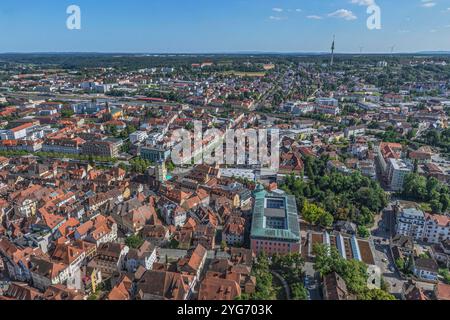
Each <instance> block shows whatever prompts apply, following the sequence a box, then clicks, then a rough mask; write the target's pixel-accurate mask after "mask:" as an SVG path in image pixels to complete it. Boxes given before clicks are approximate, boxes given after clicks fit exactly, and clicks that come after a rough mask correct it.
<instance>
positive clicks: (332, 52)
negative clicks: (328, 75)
mask: <svg viewBox="0 0 450 320" xmlns="http://www.w3.org/2000/svg"><path fill="white" fill-rule="evenodd" d="M335 40H336V36H335V35H333V43H332V44H331V62H330V65H331V66H333V64H334V49H335V47H334V42H335Z"/></svg>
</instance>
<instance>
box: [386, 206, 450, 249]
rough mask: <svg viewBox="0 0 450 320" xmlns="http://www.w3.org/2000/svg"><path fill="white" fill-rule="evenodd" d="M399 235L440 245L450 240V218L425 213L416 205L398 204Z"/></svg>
mask: <svg viewBox="0 0 450 320" xmlns="http://www.w3.org/2000/svg"><path fill="white" fill-rule="evenodd" d="M395 207H396V212H397V234H400V235H404V236H409V237H412V238H414V239H415V240H421V241H425V242H428V243H435V244H439V243H442V242H443V241H446V240H449V239H450V217H448V216H445V215H437V214H435V215H433V214H429V213H424V212H423V211H422V210H420V209H419V208H418V206H417V205H416V204H415V203H412V202H411V203H410V202H398V203H397V205H396V206H395Z"/></svg>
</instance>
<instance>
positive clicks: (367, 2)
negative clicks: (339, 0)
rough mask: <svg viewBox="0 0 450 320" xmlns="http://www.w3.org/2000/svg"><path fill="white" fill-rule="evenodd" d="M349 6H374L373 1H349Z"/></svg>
mask: <svg viewBox="0 0 450 320" xmlns="http://www.w3.org/2000/svg"><path fill="white" fill-rule="evenodd" d="M350 3H351V4H357V5H358V6H367V7H368V6H371V5H373V4H375V0H351V1H350Z"/></svg>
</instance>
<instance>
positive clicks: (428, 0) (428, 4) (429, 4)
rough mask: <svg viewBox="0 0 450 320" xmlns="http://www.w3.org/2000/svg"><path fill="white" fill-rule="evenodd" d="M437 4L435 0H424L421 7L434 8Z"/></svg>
mask: <svg viewBox="0 0 450 320" xmlns="http://www.w3.org/2000/svg"><path fill="white" fill-rule="evenodd" d="M435 5H436V2H433V0H422V5H421V7H423V8H433V7H434V6H435Z"/></svg>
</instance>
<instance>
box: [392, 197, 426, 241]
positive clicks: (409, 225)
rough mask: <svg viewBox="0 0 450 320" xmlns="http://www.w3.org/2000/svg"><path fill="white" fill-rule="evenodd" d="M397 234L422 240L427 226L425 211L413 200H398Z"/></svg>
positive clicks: (396, 209) (396, 207) (396, 208)
mask: <svg viewBox="0 0 450 320" xmlns="http://www.w3.org/2000/svg"><path fill="white" fill-rule="evenodd" d="M395 211H396V214H397V219H396V220H397V221H396V222H397V234H400V235H403V236H407V237H412V238H414V239H415V240H421V239H422V236H423V233H424V227H425V213H424V212H423V211H422V210H420V209H419V208H418V206H417V205H416V204H415V203H412V202H400V201H399V202H397V204H396V205H395Z"/></svg>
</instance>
